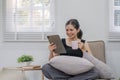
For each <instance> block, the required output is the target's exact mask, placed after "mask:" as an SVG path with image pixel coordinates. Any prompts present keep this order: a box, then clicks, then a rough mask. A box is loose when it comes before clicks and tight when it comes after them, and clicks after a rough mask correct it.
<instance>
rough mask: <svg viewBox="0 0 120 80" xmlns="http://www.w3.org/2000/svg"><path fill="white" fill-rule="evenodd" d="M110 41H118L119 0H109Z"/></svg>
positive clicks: (119, 39)
mask: <svg viewBox="0 0 120 80" xmlns="http://www.w3.org/2000/svg"><path fill="white" fill-rule="evenodd" d="M109 40H110V41H120V0H110V30H109Z"/></svg>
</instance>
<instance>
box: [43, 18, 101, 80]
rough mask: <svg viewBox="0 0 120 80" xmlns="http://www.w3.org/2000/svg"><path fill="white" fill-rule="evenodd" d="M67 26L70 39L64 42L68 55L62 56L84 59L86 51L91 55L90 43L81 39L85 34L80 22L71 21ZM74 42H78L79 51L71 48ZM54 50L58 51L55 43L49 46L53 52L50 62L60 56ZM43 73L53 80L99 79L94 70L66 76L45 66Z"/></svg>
mask: <svg viewBox="0 0 120 80" xmlns="http://www.w3.org/2000/svg"><path fill="white" fill-rule="evenodd" d="M65 26H66V27H65V28H66V35H67V36H68V38H65V39H62V42H63V45H64V47H65V49H66V51H67V53H66V54H60V55H68V56H76V57H83V52H84V51H87V52H88V53H90V54H91V50H90V48H89V46H88V43H87V42H86V41H85V40H83V39H81V38H82V34H83V33H82V31H81V29H80V25H79V22H78V21H77V20H76V19H70V20H69V21H68V22H67V23H66V25H65ZM72 41H78V49H72V47H71V44H72ZM54 49H56V45H55V44H54V43H51V44H50V45H49V50H50V52H51V53H50V56H49V60H50V59H51V58H53V57H54V56H58V55H57V54H56V53H55V52H54ZM42 71H43V74H44V75H45V76H46V77H47V78H49V79H52V80H94V79H96V78H98V77H99V76H98V74H97V72H96V71H95V69H94V68H93V69H91V70H90V71H88V72H85V73H82V74H78V75H74V76H73V75H68V74H65V73H64V72H62V71H59V70H57V69H55V68H54V67H52V66H51V65H49V64H46V65H44V66H43V68H42Z"/></svg>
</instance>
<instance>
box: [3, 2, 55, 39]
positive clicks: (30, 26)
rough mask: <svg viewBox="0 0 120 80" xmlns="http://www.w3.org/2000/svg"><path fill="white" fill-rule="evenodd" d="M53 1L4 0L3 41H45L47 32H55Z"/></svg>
mask: <svg viewBox="0 0 120 80" xmlns="http://www.w3.org/2000/svg"><path fill="white" fill-rule="evenodd" d="M3 1H4V0H3ZM54 3H55V2H54V0H6V1H4V4H5V11H3V12H4V13H5V14H4V19H5V23H4V26H5V28H4V41H45V40H46V36H47V35H48V34H52V33H53V32H55V31H54V28H55V11H54V10H55V7H54Z"/></svg>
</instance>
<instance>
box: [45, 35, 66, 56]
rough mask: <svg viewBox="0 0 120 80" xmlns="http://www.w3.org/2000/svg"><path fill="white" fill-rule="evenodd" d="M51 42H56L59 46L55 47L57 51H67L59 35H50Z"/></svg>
mask: <svg viewBox="0 0 120 80" xmlns="http://www.w3.org/2000/svg"><path fill="white" fill-rule="evenodd" d="M47 38H48V40H49V42H50V43H52V42H53V43H54V44H56V46H57V48H56V49H55V53H58V54H59V53H66V50H65V47H64V45H63V43H62V40H61V39H60V36H59V35H48V36H47Z"/></svg>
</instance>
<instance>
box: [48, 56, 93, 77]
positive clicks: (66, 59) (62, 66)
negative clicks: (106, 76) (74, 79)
mask: <svg viewBox="0 0 120 80" xmlns="http://www.w3.org/2000/svg"><path fill="white" fill-rule="evenodd" d="M49 63H50V65H51V66H53V67H54V68H56V69H58V70H60V71H62V72H64V73H66V74H69V75H76V74H80V73H83V72H87V71H89V70H90V69H92V68H93V67H94V65H93V64H92V63H91V62H90V61H88V60H87V59H84V58H80V57H73V56H56V57H54V58H52V59H51V60H50V62H49Z"/></svg>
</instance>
